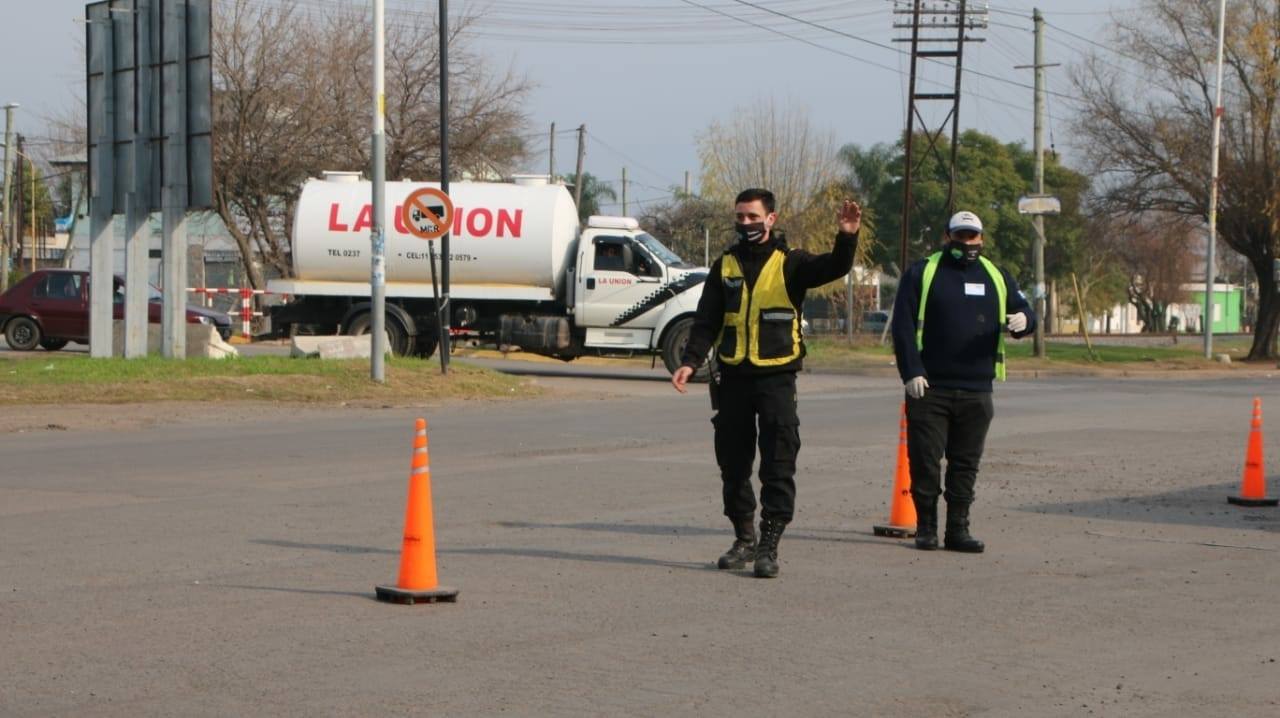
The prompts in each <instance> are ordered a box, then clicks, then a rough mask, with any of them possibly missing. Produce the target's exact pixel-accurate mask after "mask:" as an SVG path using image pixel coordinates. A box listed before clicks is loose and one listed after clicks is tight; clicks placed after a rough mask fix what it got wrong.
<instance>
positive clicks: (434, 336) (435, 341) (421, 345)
mask: <svg viewBox="0 0 1280 718" xmlns="http://www.w3.org/2000/svg"><path fill="white" fill-rule="evenodd" d="M418 331H419V334H418V336H416V337H414V341H413V355H414V356H416V357H421V358H423V359H430V358H431V356H432V355H433V354H435V353H436V349H439V348H440V332H439V331H438V330H437V329H436V328H435V327H433V326H429V325H427V326H424V325H422V324H421V323H419V327H418ZM422 332H426V333H425V334H424V333H422Z"/></svg>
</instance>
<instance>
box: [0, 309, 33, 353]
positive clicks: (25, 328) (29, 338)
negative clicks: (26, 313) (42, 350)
mask: <svg viewBox="0 0 1280 718" xmlns="http://www.w3.org/2000/svg"><path fill="white" fill-rule="evenodd" d="M40 335H41V332H40V325H39V324H36V321H35V320H34V319H32V318H31V317H14V318H13V319H10V320H9V324H8V326H6V327H5V329H4V340H5V341H6V342H8V343H9V348H10V349H13V350H14V351H19V352H29V351H31V350H32V349H35V348H36V347H37V346H39V344H40Z"/></svg>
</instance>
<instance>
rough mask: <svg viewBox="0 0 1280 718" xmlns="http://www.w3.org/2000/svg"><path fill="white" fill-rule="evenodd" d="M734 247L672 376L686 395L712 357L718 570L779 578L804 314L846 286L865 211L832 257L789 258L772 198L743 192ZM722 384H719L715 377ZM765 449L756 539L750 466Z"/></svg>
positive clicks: (849, 219)
mask: <svg viewBox="0 0 1280 718" xmlns="http://www.w3.org/2000/svg"><path fill="white" fill-rule="evenodd" d="M734 217H735V223H734V231H735V233H736V234H737V238H738V241H737V244H735V245H734V246H733V247H731V248H730V249H729V250H728V251H726V252H725V253H724V255H723V256H721V257H720V258H719V259H717V260H716V261H715V262H713V263H712V265H711V271H710V274H709V275H708V276H707V282H706V285H705V286H704V288H703V290H702V298H701V299H700V300H699V301H698V313H697V317H696V318H695V320H694V324H693V329H692V331H691V332H690V334H689V343H688V345H687V346H686V348H685V352H684V356H683V357H682V359H681V363H682V366H681V367H680V368H679V369H677V370H676V371H675V373H674V374H672V376H671V383H672V384H674V385H675V388H676V390H677V391H679V392H680V393H682V394H683V393H685V385H686V383H687V382H688V381H689V377H690V376H692V375H693V372H694V371H695V370H696V369H697V368H698V367H699V366H701V364H702V362H704V361H706V359H707V355H708V354H709V353H710V352H711V349H712V346H713V345H715V347H716V361H717V364H718V371H717V372H714V373H713V377H712V382H711V406H712V408H713V409H714V410H715V411H716V415H715V417H713V418H712V419H711V423H712V425H713V426H714V427H715V450H716V463H718V464H719V465H720V478H721V482H722V493H723V499H724V513H725V516H727V517H729V520H730V521H731V522H733V529H734V542H733V545H732V546H731V547H730V548H729V551H728V552H726V553H725V554H724V555H723V556H721V557H720V559H719V561H718V562H717V564H716V565H717V566H719V567H720V568H722V569H740V568H745V567H746V565H747V564H748V563H753V562H754V567H753V570H754V572H755V575H756V576H759V577H761V578H773V577H775V576H777V575H778V541H779V539H781V538H782V531H783V529H784V528H786V526H787V524H788V523H790V521H791V518H792V516H793V514H794V512H795V498H796V484H795V474H796V454H797V453H798V452H799V451H800V420H799V418H798V416H797V412H796V372H797V371H799V370H800V368H801V363H802V362H803V360H804V354H805V347H804V336H803V332H802V317H801V309H802V308H803V307H804V295H805V291H806V290H808V289H812V288H814V287H819V286H822V285H823V284H827V283H828V282H832V281H835V280H837V279H840V278H841V277H844V276H845V275H846V274H848V273H849V270H850V269H851V268H852V267H853V255H854V250H855V249H856V248H857V245H858V229H859V228H860V227H861V226H862V210H861V209H860V208H859V207H858V205H857V203H856V202H850V201H846V202H845V203H844V206H843V207H842V208H841V210H840V212H839V216H838V217H837V222H838V223H839V232H838V233H837V234H836V238H835V245H834V247H833V249H832V250H831V251H830V252H828V253H825V254H816V255H815V254H811V253H809V252H806V251H804V250H802V249H791V248H789V247H788V246H787V243H786V239H785V238H784V237H783V236H782V233H781V232H780V231H777V230H775V229H774V224H775V223H776V222H777V221H778V214H777V211H776V209H775V200H774V196H773V193H772V192H769V191H768V190H764V189H748V190H744V191H742V192H741V193H740V194H739V195H738V197H737V199H736V200H735V202H734ZM717 374H718V376H717ZM757 442H758V443H759V446H760V506H761V511H760V532H759V535H758V536H757V534H756V530H755V511H756V496H755V491H754V490H753V489H752V487H751V466H752V464H753V463H754V461H755V455H756V445H757Z"/></svg>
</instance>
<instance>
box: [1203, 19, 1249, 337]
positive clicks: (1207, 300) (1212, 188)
mask: <svg viewBox="0 0 1280 718" xmlns="http://www.w3.org/2000/svg"><path fill="white" fill-rule="evenodd" d="M1226 20H1227V0H1219V2H1218V88H1217V99H1216V100H1214V102H1213V160H1212V162H1211V165H1212V166H1211V168H1210V173H1211V175H1212V177H1211V179H1210V180H1209V246H1208V248H1207V249H1208V251H1206V252H1205V263H1204V264H1205V266H1204V321H1203V322H1201V323H1202V324H1204V358H1205V359H1212V358H1213V275H1214V274H1215V273H1216V272H1214V271H1213V269H1214V268H1213V260H1214V256H1213V255H1214V251H1215V250H1216V249H1217V244H1218V144H1219V142H1220V140H1221V136H1222V46H1223V44H1224V40H1225V37H1224V35H1225V32H1226ZM1246 291H1247V290H1246Z"/></svg>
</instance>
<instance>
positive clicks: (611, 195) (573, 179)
mask: <svg viewBox="0 0 1280 718" xmlns="http://www.w3.org/2000/svg"><path fill="white" fill-rule="evenodd" d="M565 181H566V182H567V183H569V185H570V186H574V187H576V186H577V184H578V176H577V175H576V174H570V175H568V176H566V177H565ZM604 197H607V198H608V199H609V201H611V202H612V201H614V200H617V199H618V193H617V192H615V191H614V190H613V187H610V186H609V185H608V184H606V183H604V182H601V181H600V178H598V177H596V176H595V175H593V174H591V173H590V172H583V173H582V199H581V202H580V203H579V204H578V221H580V222H586V221H587V218H588V217H590V216H591V215H593V214H600V199H601V198H604Z"/></svg>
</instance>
